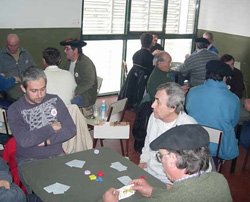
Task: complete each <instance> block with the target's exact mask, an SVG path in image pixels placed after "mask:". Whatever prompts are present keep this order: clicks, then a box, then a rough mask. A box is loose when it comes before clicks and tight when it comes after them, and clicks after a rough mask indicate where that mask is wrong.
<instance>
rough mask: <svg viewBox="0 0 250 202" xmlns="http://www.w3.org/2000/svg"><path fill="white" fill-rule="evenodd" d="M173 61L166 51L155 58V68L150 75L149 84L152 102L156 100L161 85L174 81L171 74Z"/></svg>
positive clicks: (148, 88)
mask: <svg viewBox="0 0 250 202" xmlns="http://www.w3.org/2000/svg"><path fill="white" fill-rule="evenodd" d="M171 61H172V58H171V56H170V55H169V54H168V53H167V52H165V51H160V52H159V53H158V54H156V56H155V57H154V59H153V65H154V66H155V68H154V70H153V71H152V73H151V74H150V76H149V78H148V84H147V91H148V93H149V95H150V99H151V100H154V96H155V93H156V91H157V90H156V89H157V87H158V86H159V85H160V84H163V83H167V82H172V81H173V80H172V78H171V76H170V74H169V70H170V66H171Z"/></svg>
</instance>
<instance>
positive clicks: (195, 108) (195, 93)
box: [186, 60, 240, 160]
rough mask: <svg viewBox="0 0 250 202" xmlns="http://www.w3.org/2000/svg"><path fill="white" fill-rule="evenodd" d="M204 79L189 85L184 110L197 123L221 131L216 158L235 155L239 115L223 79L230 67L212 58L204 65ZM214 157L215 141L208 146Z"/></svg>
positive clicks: (230, 73)
mask: <svg viewBox="0 0 250 202" xmlns="http://www.w3.org/2000/svg"><path fill="white" fill-rule="evenodd" d="M206 69H207V72H206V81H205V82H204V84H203V85H200V86H197V87H195V88H191V89H190V91H189V93H188V95H187V99H186V110H187V112H188V114H189V115H190V116H192V117H193V118H194V119H195V120H196V121H197V122H198V123H199V124H201V125H205V126H208V127H211V128H216V129H219V130H221V131H223V135H222V142H221V147H220V152H219V157H220V158H222V159H225V160H231V159H234V158H235V157H237V156H238V155H239V148H238V141H237V139H236V137H235V131H234V127H235V126H236V125H237V123H238V121H239V118H240V101H239V98H238V97H237V96H236V95H235V94H233V93H232V92H230V90H228V87H227V84H226V81H227V78H228V77H230V76H231V75H232V73H233V72H232V69H231V68H230V66H229V65H227V64H225V63H224V62H222V61H218V60H212V61H209V62H208V63H207V65H206ZM209 149H210V151H211V155H212V156H216V151H217V144H214V143H211V144H210V145H209Z"/></svg>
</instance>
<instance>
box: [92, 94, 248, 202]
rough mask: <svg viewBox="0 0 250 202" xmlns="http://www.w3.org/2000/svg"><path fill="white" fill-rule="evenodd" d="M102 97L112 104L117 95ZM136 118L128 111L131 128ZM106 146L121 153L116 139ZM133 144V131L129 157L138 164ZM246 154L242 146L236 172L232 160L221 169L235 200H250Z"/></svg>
mask: <svg viewBox="0 0 250 202" xmlns="http://www.w3.org/2000/svg"><path fill="white" fill-rule="evenodd" d="M102 99H105V100H106V103H107V104H110V103H112V102H115V101H116V100H117V96H110V97H103V98H98V100H97V104H100V103H101V100H102ZM134 119H135V113H134V112H132V111H127V112H126V114H125V118H124V121H128V122H130V126H131V128H132V125H133V121H134ZM98 146H99V145H97V147H98ZM104 146H106V147H110V148H112V149H114V150H116V151H117V152H119V153H120V154H121V149H120V144H119V141H115V140H114V141H113V140H112V141H111V140H108V141H104ZM133 146H134V138H133V135H132V132H131V133H130V141H129V158H130V160H131V161H133V162H134V163H135V164H138V162H139V156H140V154H139V153H138V152H136V151H135V150H134V148H133ZM245 155H246V150H245V149H243V147H241V146H240V156H239V157H238V158H237V164H236V169H235V173H234V174H230V167H231V161H226V162H225V163H224V165H223V167H222V170H221V173H222V174H223V175H224V176H225V178H226V179H227V180H228V183H229V187H230V190H231V194H232V197H233V201H234V202H247V201H250V159H249V161H248V164H247V168H246V170H245V171H242V165H243V161H244V157H245Z"/></svg>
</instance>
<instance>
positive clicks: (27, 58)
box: [0, 34, 36, 77]
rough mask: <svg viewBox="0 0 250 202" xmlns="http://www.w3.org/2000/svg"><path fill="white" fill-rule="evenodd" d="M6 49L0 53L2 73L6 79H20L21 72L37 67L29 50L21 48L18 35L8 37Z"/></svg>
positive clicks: (0, 69)
mask: <svg viewBox="0 0 250 202" xmlns="http://www.w3.org/2000/svg"><path fill="white" fill-rule="evenodd" d="M5 44H6V45H5V47H4V48H3V49H2V50H1V52H0V73H1V74H2V75H4V76H5V77H13V76H15V77H20V75H21V72H22V71H23V70H25V69H26V68H27V67H29V66H36V64H35V62H34V60H33V58H32V57H31V55H30V54H29V53H28V51H27V50H25V49H24V48H22V47H21V46H20V39H19V37H18V36H17V35H16V34H9V35H8V36H7V39H6V42H5Z"/></svg>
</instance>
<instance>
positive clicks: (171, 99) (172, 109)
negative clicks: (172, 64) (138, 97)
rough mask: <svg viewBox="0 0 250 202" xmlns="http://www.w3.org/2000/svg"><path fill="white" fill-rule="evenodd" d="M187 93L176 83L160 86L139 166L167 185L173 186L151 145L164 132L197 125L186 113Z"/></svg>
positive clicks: (153, 105)
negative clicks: (176, 127)
mask: <svg viewBox="0 0 250 202" xmlns="http://www.w3.org/2000/svg"><path fill="white" fill-rule="evenodd" d="M184 102H185V92H184V91H183V89H182V88H181V86H180V85H179V84H177V83H174V82H168V83H165V84H162V85H160V86H159V87H158V88H157V92H156V94H155V101H154V102H153V104H152V108H153V110H154V112H153V113H152V114H151V116H150V118H149V121H148V126H147V135H146V138H145V143H144V147H143V148H142V154H141V156H140V163H139V166H140V167H141V168H144V169H145V170H146V171H147V172H149V173H150V174H151V175H153V176H154V177H156V178H158V179H159V180H161V181H162V182H164V183H165V184H172V183H171V182H170V180H169V179H168V178H167V176H166V174H165V173H164V171H163V170H162V166H161V164H160V163H159V162H157V161H156V159H155V154H156V152H155V151H153V150H151V149H150V147H149V145H150V143H151V142H152V141H153V140H155V139H156V138H157V137H159V136H160V135H161V134H162V133H163V132H165V131H167V130H169V129H170V128H173V127H175V126H178V125H183V124H195V123H197V122H196V121H195V120H194V119H193V118H192V117H190V116H188V115H187V114H186V113H185V112H184Z"/></svg>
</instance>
